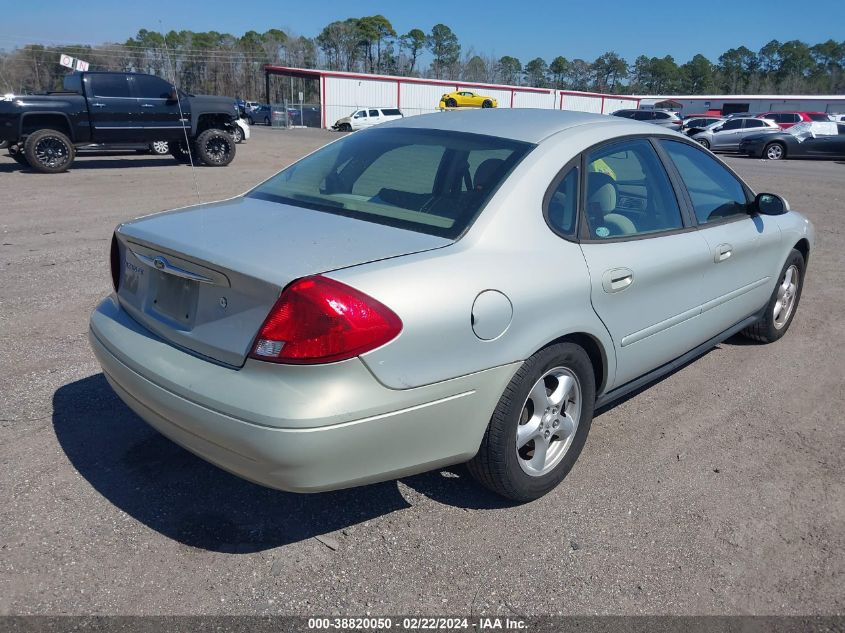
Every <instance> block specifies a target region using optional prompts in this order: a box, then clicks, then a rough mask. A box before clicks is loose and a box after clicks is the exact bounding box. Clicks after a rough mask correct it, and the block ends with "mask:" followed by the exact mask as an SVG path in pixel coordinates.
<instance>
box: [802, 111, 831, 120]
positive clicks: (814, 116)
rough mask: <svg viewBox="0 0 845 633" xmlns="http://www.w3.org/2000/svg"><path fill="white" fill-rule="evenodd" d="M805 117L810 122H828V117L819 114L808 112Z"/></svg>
mask: <svg viewBox="0 0 845 633" xmlns="http://www.w3.org/2000/svg"><path fill="white" fill-rule="evenodd" d="M807 116H808V117H810V120H811V121H830V117H829V116H827V115H826V114H822V113H820V112H808V113H807Z"/></svg>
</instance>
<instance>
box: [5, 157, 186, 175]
mask: <svg viewBox="0 0 845 633" xmlns="http://www.w3.org/2000/svg"><path fill="white" fill-rule="evenodd" d="M130 156H131V158H130ZM179 166H181V163H179V162H178V161H176V160H175V159H173V158H170V157H168V156H161V157H154V156H145V155H143V154H141V155H138V154H135V155H127V156H125V157H121V156H114V157H113V158H112V159H111V160H104V159H102V158H93V157H92V158H91V159H87V158H86V157H85V156H82V157H81V158H77V159H76V160H75V161H73V165H71V167H70V169H69V170H68V171H69V172H74V171H79V170H84V169H125V168H127V167H179ZM15 171H17V172H21V173H23V174H37V175H39V176H42V175H46V176H52V175H54V174H42V173H41V172H39V171H35V170H34V169H32V168H31V167H29V166H28V165H21V164H20V163H17V162H15V161H9V162H3V163H0V174H10V173H12V172H15ZM65 173H67V172H65Z"/></svg>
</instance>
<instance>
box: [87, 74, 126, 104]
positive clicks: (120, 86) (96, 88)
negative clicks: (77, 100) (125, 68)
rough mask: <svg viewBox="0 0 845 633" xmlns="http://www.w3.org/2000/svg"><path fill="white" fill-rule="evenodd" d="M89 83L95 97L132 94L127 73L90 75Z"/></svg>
mask: <svg viewBox="0 0 845 633" xmlns="http://www.w3.org/2000/svg"><path fill="white" fill-rule="evenodd" d="M88 84H89V87H90V88H91V94H93V95H94V96H95V97H125V98H128V97H130V96H131V95H130V94H129V81H128V79H127V77H126V75H88Z"/></svg>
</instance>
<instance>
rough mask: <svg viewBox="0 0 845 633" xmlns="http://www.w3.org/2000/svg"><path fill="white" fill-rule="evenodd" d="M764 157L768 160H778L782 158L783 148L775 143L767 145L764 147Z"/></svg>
mask: <svg viewBox="0 0 845 633" xmlns="http://www.w3.org/2000/svg"><path fill="white" fill-rule="evenodd" d="M766 158H768V159H769V160H780V159H781V158H783V148H782V147H781V146H780V145H778V144H776V143H775V144H772V145H769V146H768V147H767V148H766Z"/></svg>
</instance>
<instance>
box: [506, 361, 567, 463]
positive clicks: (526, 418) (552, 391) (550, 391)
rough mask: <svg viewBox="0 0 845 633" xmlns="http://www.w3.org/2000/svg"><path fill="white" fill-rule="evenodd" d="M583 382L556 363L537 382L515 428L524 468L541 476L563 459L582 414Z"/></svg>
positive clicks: (518, 451)
mask: <svg viewBox="0 0 845 633" xmlns="http://www.w3.org/2000/svg"><path fill="white" fill-rule="evenodd" d="M581 402H582V399H581V384H580V382H579V381H578V377H577V376H576V375H575V374H574V373H573V372H572V371H570V370H569V369H567V368H566V367H555V368H553V369H550V370H548V371H547V372H546V373H545V374H543V375H542V376H541V377H540V379H539V380H538V381H537V382H536V383H534V386H533V387H532V388H531V391H530V392H529V393H528V397H527V398H526V400H525V403H524V404H523V406H522V412H521V414H520V418H519V425H518V426H517V429H516V452H517V459H518V461H519V465H520V467H521V468H522V470H523V472H525V473H526V474H527V475H530V476H532V477H540V476H542V475H545V474H546V473H548V472H549V471H551V470H553V469H554V467H555V466H557V465H558V464H559V463H560V462H561V460H562V459H563V457H564V455H566V452H567V451H568V450H569V447H570V446H571V445H572V440H573V439H575V433H576V432H577V431H578V421H579V419H580V418H581Z"/></svg>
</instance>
